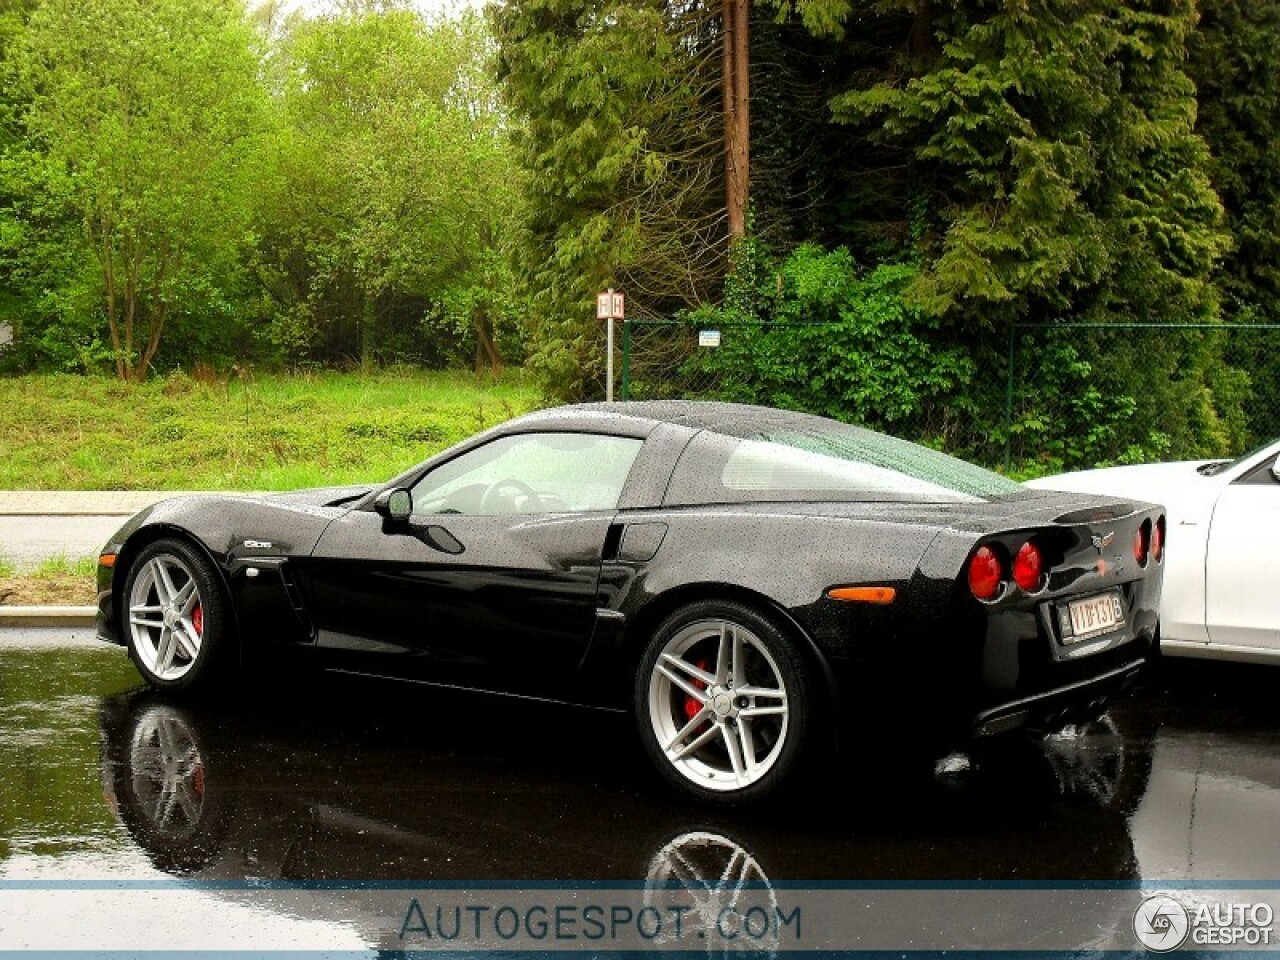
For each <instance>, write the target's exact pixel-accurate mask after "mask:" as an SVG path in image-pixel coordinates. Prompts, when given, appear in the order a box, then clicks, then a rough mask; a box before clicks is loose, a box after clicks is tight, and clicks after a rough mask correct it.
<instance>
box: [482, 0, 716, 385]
mask: <svg viewBox="0 0 1280 960" xmlns="http://www.w3.org/2000/svg"><path fill="white" fill-rule="evenodd" d="M715 9H716V10H718V5H716V6H715ZM490 15H491V19H492V22H493V24H494V30H495V34H496V36H497V39H498V43H499V48H500V52H499V66H500V72H501V76H502V78H503V81H504V87H503V90H504V94H505V97H506V100H507V103H508V104H509V105H510V107H511V111H512V114H513V120H514V121H515V126H514V134H515V139H516V144H517V148H518V151H519V161H520V164H521V166H522V168H523V169H524V171H525V174H526V181H525V183H526V189H527V197H528V205H529V220H528V230H529V232H528V243H527V244H526V245H525V247H524V256H523V257H522V261H521V276H522V279H523V282H524V284H525V286H526V288H527V289H528V290H530V291H531V296H532V297H533V305H534V318H535V323H536V328H535V339H536V353H535V356H534V358H533V360H534V362H535V364H536V365H537V366H538V367H539V369H540V370H541V371H542V373H543V374H544V376H545V378H546V379H547V381H548V383H549V384H550V386H551V387H552V389H553V390H554V391H555V392H556V393H558V394H559V395H561V396H563V397H566V398H581V397H584V396H589V395H594V394H598V393H599V392H600V388H599V383H600V381H599V378H598V375H599V373H600V367H601V363H600V357H601V355H602V349H601V348H602V347H603V341H602V339H601V331H600V325H599V323H598V322H597V321H596V320H595V318H594V317H595V313H594V309H593V305H592V298H593V296H594V294H595V293H596V292H597V291H598V290H601V289H603V288H605V287H609V286H613V287H618V288H620V289H623V290H625V291H626V293H627V295H628V312H629V314H630V315H632V316H637V315H639V316H645V315H653V314H659V315H661V314H669V313H671V312H673V311H674V310H676V309H679V308H681V307H688V306H693V305H696V304H698V303H701V302H703V301H705V300H707V299H709V298H711V297H713V296H714V295H716V294H717V293H718V291H719V286H720V282H721V280H722V278H723V275H724V266H725V262H726V261H725V254H726V243H725V221H724V217H725V202H724V197H725V192H724V179H723V177H724V152H723V151H724V125H723V113H722V102H721V93H720V86H719V83H720V74H719V70H720V55H721V47H720V35H719V30H718V27H717V24H716V21H715V18H714V12H713V11H709V10H707V9H706V8H704V7H703V6H702V5H699V4H689V3H683V2H673V0H509V2H507V3H504V4H501V5H495V6H491V7H490Z"/></svg>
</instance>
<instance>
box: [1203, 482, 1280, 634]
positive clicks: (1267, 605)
mask: <svg viewBox="0 0 1280 960" xmlns="http://www.w3.org/2000/svg"><path fill="white" fill-rule="evenodd" d="M1275 462H1276V458H1275V457H1271V458H1269V459H1268V460H1266V461H1265V462H1263V463H1262V464H1260V465H1259V466H1257V467H1254V468H1253V469H1252V470H1250V471H1249V472H1248V473H1246V474H1245V475H1244V476H1242V477H1240V478H1238V479H1237V480H1235V481H1234V482H1233V483H1231V484H1229V485H1228V486H1227V487H1226V488H1224V489H1223V491H1222V494H1221V495H1220V496H1219V497H1218V502H1217V504H1216V505H1215V506H1214V510H1213V518H1212V520H1211V522H1210V527H1209V547H1208V551H1207V554H1206V559H1205V597H1206V621H1207V625H1208V628H1209V642H1210V643H1212V644H1222V645H1224V646H1236V647H1263V648H1270V649H1280V552H1277V550H1276V543H1277V542H1278V541H1280V479H1277V478H1276V475H1275V472H1274V467H1275Z"/></svg>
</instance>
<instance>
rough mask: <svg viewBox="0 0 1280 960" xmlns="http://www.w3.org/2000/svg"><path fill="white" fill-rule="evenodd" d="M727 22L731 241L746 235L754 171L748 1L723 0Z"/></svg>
mask: <svg viewBox="0 0 1280 960" xmlns="http://www.w3.org/2000/svg"><path fill="white" fill-rule="evenodd" d="M721 4H722V11H723V13H722V16H723V19H724V49H723V51H722V55H721V56H722V64H723V73H724V79H723V82H722V92H723V95H724V152H725V201H726V206H727V208H728V211H729V242H730V244H732V243H735V242H736V241H738V240H740V239H742V238H743V237H744V236H746V233H747V200H748V194H749V190H750V169H751V101H750V79H751V78H750V63H751V61H750V58H749V56H748V53H747V51H748V49H749V44H750V40H751V35H750V24H749V21H750V16H751V12H750V8H749V6H748V0H721Z"/></svg>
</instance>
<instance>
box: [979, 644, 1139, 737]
mask: <svg viewBox="0 0 1280 960" xmlns="http://www.w3.org/2000/svg"><path fill="white" fill-rule="evenodd" d="M1147 663H1148V658H1147V657H1145V656H1142V657H1139V658H1137V659H1134V660H1130V661H1128V662H1126V663H1124V664H1121V665H1120V666H1118V667H1114V668H1112V669H1111V670H1108V671H1107V672H1105V673H1102V674H1099V675H1097V676H1095V677H1090V678H1088V679H1087V680H1080V681H1078V682H1075V683H1070V684H1066V685H1064V686H1061V687H1055V688H1053V689H1050V690H1044V691H1041V692H1040V693H1036V694H1033V695H1031V696H1027V697H1023V698H1021V699H1018V700H1011V701H1009V702H1008V703H1002V704H999V705H998V706H994V707H988V708H986V709H984V710H982V711H981V712H979V713H978V714H977V715H976V716H974V717H973V718H972V720H971V721H970V733H971V735H972V736H973V737H974V738H976V739H981V738H986V737H992V736H996V735H998V734H1002V733H1010V732H1012V731H1014V730H1024V729H1031V730H1035V729H1043V730H1056V729H1059V728H1061V727H1063V726H1065V725H1066V724H1069V723H1083V722H1085V721H1087V720H1091V719H1093V718H1094V717H1097V716H1098V715H1099V714H1101V713H1102V711H1103V710H1105V709H1106V707H1107V704H1108V703H1109V702H1110V701H1111V699H1112V698H1114V697H1116V696H1119V695H1120V694H1121V693H1123V692H1124V691H1125V689H1127V688H1128V687H1129V685H1130V684H1132V683H1133V681H1134V680H1136V679H1137V678H1138V676H1139V675H1140V674H1141V673H1142V670H1143V668H1144V667H1146V665H1147Z"/></svg>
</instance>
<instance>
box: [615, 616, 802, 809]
mask: <svg viewBox="0 0 1280 960" xmlns="http://www.w3.org/2000/svg"><path fill="white" fill-rule="evenodd" d="M700 620H727V621H729V622H731V623H735V624H739V625H741V626H743V627H745V628H746V629H748V630H750V631H751V632H752V633H753V634H755V635H756V636H757V637H758V638H759V639H760V641H761V642H762V643H763V644H764V645H765V647H766V648H767V649H768V651H769V654H770V655H771V656H772V657H773V659H774V662H775V663H776V664H777V666H778V670H779V672H780V673H781V674H782V682H783V686H784V688H785V689H786V691H787V706H788V717H787V734H786V742H785V743H784V744H783V748H782V753H781V754H780V755H779V757H778V759H777V760H776V761H775V762H774V765H773V767H772V768H771V769H770V770H769V772H768V773H766V774H765V775H764V776H763V777H761V778H760V779H759V780H757V781H756V782H755V783H752V784H750V785H749V786H747V787H743V788H741V789H738V790H709V789H707V788H705V787H701V786H699V785H698V784H697V783H695V782H694V781H692V780H690V779H689V778H688V777H686V776H685V775H684V774H682V773H681V772H680V771H679V770H677V769H676V768H675V767H674V766H673V765H672V764H671V762H670V761H669V760H668V759H667V757H666V754H665V752H664V751H663V749H662V747H661V746H660V745H659V744H658V740H657V737H656V736H655V734H654V732H653V723H652V722H651V720H650V717H649V683H650V679H651V677H652V675H653V671H654V667H655V666H656V664H657V661H658V657H659V655H660V654H661V652H662V650H663V648H664V647H665V646H666V645H667V642H668V641H669V640H670V639H671V637H672V636H673V635H674V634H675V633H677V632H678V631H680V630H681V629H683V628H684V627H685V626H687V625H688V624H690V623H694V622H697V621H700ZM810 677H811V671H810V669H809V667H808V664H807V663H806V661H805V659H804V656H803V653H802V651H801V650H800V649H798V648H797V646H796V644H795V643H794V642H793V641H792V640H791V638H790V637H789V636H788V635H787V634H786V633H785V632H784V631H783V630H782V629H781V628H780V627H779V626H778V625H777V624H776V623H775V622H774V620H773V619H772V618H770V617H769V616H767V615H765V614H763V613H761V612H759V611H758V610H756V609H755V608H754V607H751V606H748V605H746V604H744V603H739V602H737V601H725V600H702V601H698V602H696V603H690V604H688V605H686V606H683V607H680V608H679V609H678V610H676V611H675V612H674V613H672V614H671V615H670V616H668V617H667V618H666V619H665V620H663V622H662V623H661V625H660V626H659V627H658V629H657V630H656V631H655V632H654V634H653V637H652V638H651V639H650V641H649V643H648V646H647V647H646V648H645V651H644V653H643V655H642V656H641V658H640V664H639V668H638V669H637V671H636V677H635V685H634V687H633V689H632V712H633V715H634V717H635V722H636V727H637V730H638V732H639V734H640V741H641V743H642V744H643V745H644V749H645V753H646V754H648V756H649V759H650V761H651V762H652V763H653V765H654V767H656V768H657V770H658V771H659V773H660V774H661V775H662V776H663V778H664V779H665V780H666V781H667V782H668V783H669V784H670V785H671V786H673V787H675V788H676V789H677V790H679V791H680V792H682V793H684V794H686V795H691V796H694V797H696V798H698V799H700V800H703V801H707V802H710V803H715V804H719V805H723V806H735V805H739V804H745V803H753V802H757V801H760V800H763V799H764V798H765V797H769V796H773V795H775V794H777V793H778V792H780V791H781V790H782V789H783V788H784V787H785V786H788V785H791V784H794V782H795V781H796V780H797V779H798V778H797V776H796V773H797V769H798V768H799V767H800V766H801V758H802V755H803V754H804V748H805V743H806V740H807V738H808V727H809V724H810V720H811V717H812V715H813V689H812V682H811V680H810Z"/></svg>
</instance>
